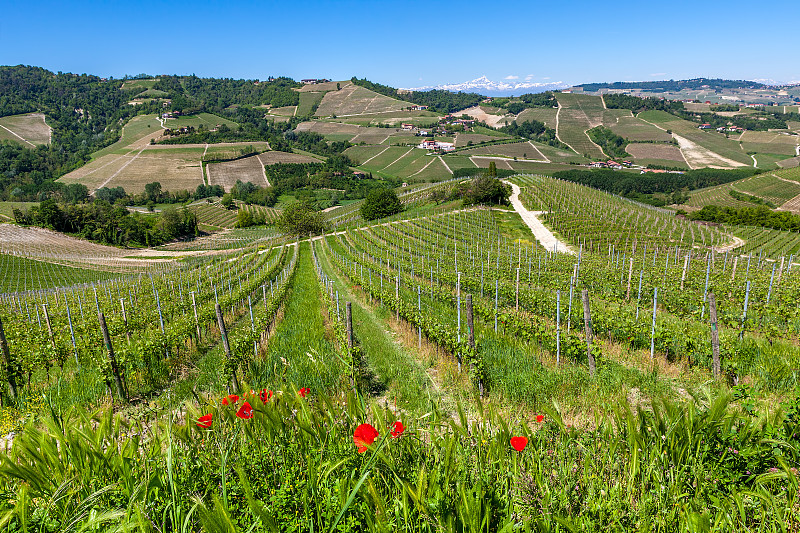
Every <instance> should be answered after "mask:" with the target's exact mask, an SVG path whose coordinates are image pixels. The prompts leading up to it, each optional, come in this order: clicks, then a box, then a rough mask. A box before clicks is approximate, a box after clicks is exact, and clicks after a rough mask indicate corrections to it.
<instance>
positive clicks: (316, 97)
mask: <svg viewBox="0 0 800 533" xmlns="http://www.w3.org/2000/svg"><path fill="white" fill-rule="evenodd" d="M334 89H335V87H334ZM323 96H325V93H324V92H308V91H303V92H301V93H300V104H299V105H298V106H297V116H299V117H304V116H306V115H308V114H309V113H311V109H312V108H313V107H314V106H315V105H316V104H319V103H320V102H321V101H322V97H323Z"/></svg>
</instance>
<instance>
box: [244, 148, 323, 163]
mask: <svg viewBox="0 0 800 533" xmlns="http://www.w3.org/2000/svg"><path fill="white" fill-rule="evenodd" d="M258 159H259V161H261V163H262V164H263V165H265V166H266V165H274V164H275V163H319V162H320V161H322V158H316V157H311V156H308V155H304V154H290V153H288V152H277V151H273V152H264V153H263V154H258Z"/></svg>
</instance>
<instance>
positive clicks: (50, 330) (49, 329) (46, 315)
mask: <svg viewBox="0 0 800 533" xmlns="http://www.w3.org/2000/svg"><path fill="white" fill-rule="evenodd" d="M42 310H43V311H44V322H45V324H47V334H48V335H49V336H50V345H51V346H52V347H53V350H55V349H56V339H55V338H54V337H53V326H52V325H51V324H50V313H48V312H47V304H42Z"/></svg>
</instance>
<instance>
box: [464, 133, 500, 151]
mask: <svg viewBox="0 0 800 533" xmlns="http://www.w3.org/2000/svg"><path fill="white" fill-rule="evenodd" d="M497 139H498V137H496V136H494V135H483V134H481V133H456V142H455V144H456V148H461V147H462V146H467V145H468V144H469V143H470V142H472V144H478V143H482V142H487V141H496V140H497Z"/></svg>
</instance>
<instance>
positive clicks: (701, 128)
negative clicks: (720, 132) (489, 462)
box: [697, 123, 711, 130]
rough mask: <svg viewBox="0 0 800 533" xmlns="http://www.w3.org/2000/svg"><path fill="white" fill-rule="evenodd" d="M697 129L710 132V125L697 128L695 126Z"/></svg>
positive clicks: (701, 125)
mask: <svg viewBox="0 0 800 533" xmlns="http://www.w3.org/2000/svg"><path fill="white" fill-rule="evenodd" d="M697 129H699V130H710V129H711V124H708V123H706V124H700V125H699V126H697Z"/></svg>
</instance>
